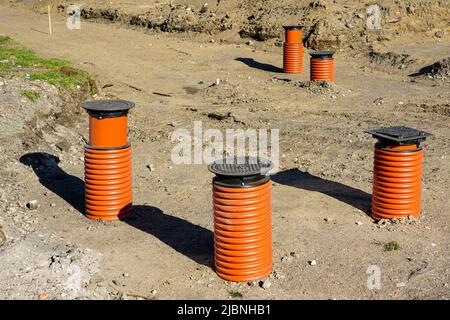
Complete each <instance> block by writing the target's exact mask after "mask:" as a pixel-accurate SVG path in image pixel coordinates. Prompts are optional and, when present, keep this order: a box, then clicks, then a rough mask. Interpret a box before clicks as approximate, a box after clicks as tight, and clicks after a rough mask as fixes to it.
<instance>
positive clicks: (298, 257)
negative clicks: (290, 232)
mask: <svg viewBox="0 0 450 320" xmlns="http://www.w3.org/2000/svg"><path fill="white" fill-rule="evenodd" d="M291 257H294V258H295V259H300V253H297V252H291Z"/></svg>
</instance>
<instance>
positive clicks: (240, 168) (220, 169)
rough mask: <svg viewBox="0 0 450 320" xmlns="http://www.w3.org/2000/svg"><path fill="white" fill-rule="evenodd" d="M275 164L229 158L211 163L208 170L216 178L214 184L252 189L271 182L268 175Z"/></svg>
mask: <svg viewBox="0 0 450 320" xmlns="http://www.w3.org/2000/svg"><path fill="white" fill-rule="evenodd" d="M272 168H273V163H272V161H270V160H267V159H261V158H253V157H236V158H227V159H225V160H219V161H215V162H213V163H211V164H210V165H209V166H208V170H209V171H211V172H212V173H214V174H215V175H216V176H215V177H214V179H213V182H214V183H216V184H220V185H223V186H228V187H252V186H257V185H260V184H263V183H266V182H267V181H268V180H270V178H269V177H267V176H266V175H267V173H268V172H269V171H270V170H271V169H272Z"/></svg>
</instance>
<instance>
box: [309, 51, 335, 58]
mask: <svg viewBox="0 0 450 320" xmlns="http://www.w3.org/2000/svg"><path fill="white" fill-rule="evenodd" d="M309 54H310V55H311V56H312V57H314V58H331V57H332V56H333V54H334V51H313V52H310V53H309Z"/></svg>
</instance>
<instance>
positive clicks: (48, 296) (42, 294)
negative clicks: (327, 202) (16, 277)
mask: <svg viewBox="0 0 450 320" xmlns="http://www.w3.org/2000/svg"><path fill="white" fill-rule="evenodd" d="M48 298H50V295H49V294H48V293H41V294H40V295H38V300H48Z"/></svg>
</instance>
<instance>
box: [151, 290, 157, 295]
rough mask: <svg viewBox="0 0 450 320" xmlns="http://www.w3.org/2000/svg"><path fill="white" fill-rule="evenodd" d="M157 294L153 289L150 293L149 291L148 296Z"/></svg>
mask: <svg viewBox="0 0 450 320" xmlns="http://www.w3.org/2000/svg"><path fill="white" fill-rule="evenodd" d="M157 293H158V291H156V290H155V289H153V290H152V291H150V294H151V295H152V296H154V295H156V294H157Z"/></svg>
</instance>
